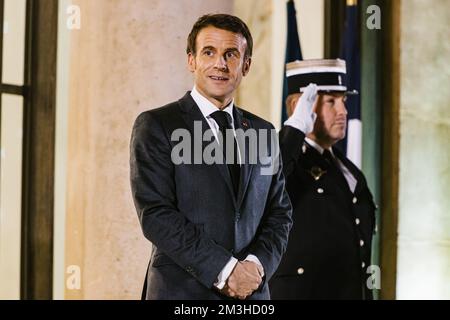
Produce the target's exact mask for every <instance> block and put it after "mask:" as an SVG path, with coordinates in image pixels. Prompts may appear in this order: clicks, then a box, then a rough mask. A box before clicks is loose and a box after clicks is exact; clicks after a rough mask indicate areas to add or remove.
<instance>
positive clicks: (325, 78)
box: [270, 59, 375, 299]
mask: <svg viewBox="0 0 450 320" xmlns="http://www.w3.org/2000/svg"><path fill="white" fill-rule="evenodd" d="M286 70H287V77H288V86H289V96H288V98H287V100H286V107H287V108H288V115H290V116H289V119H288V120H287V121H286V122H285V123H284V126H283V128H282V130H281V132H280V136H279V137H280V147H281V153H282V157H283V170H284V174H285V177H286V188H287V191H288V194H289V196H290V199H291V201H292V205H293V209H294V213H293V220H294V222H293V227H292V230H291V233H290V237H289V242H288V247H287V251H286V253H285V254H284V256H283V258H282V260H281V263H280V266H279V268H278V270H277V272H276V273H275V275H274V276H273V278H272V280H271V283H270V288H271V296H272V299H372V293H371V290H370V289H369V288H368V286H367V283H366V282H367V279H368V278H369V277H370V276H371V273H367V272H368V270H367V268H368V267H369V266H370V264H371V262H370V258H371V243H372V235H373V233H374V230H375V204H374V202H373V197H372V194H371V192H370V190H369V189H368V186H367V183H366V179H365V178H364V175H363V173H362V172H361V171H360V170H359V169H358V168H357V167H356V166H355V165H354V164H353V163H352V162H351V161H350V160H349V159H347V158H346V157H345V155H344V154H342V153H341V152H340V151H339V150H338V149H337V148H335V147H333V145H334V144H335V143H336V142H338V141H339V140H341V139H343V138H344V137H345V132H346V122H347V121H346V120H347V110H346V108H345V103H344V102H345V99H346V96H347V95H348V94H354V93H356V92H353V91H352V92H349V91H347V87H346V85H345V76H346V66H345V61H343V60H339V59H337V60H304V61H296V62H293V63H288V64H287V68H286ZM369 271H370V269H369ZM369 281H370V279H369Z"/></svg>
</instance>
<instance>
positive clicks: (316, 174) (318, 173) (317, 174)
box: [309, 166, 326, 181]
mask: <svg viewBox="0 0 450 320" xmlns="http://www.w3.org/2000/svg"><path fill="white" fill-rule="evenodd" d="M309 173H310V174H311V176H312V177H313V178H314V180H316V181H317V180H319V179H320V178H321V177H322V176H323V175H324V174H325V173H326V171H325V170H322V168H320V167H316V166H314V167H312V168H311V170H309Z"/></svg>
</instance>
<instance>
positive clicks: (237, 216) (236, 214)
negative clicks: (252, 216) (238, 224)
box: [235, 212, 241, 221]
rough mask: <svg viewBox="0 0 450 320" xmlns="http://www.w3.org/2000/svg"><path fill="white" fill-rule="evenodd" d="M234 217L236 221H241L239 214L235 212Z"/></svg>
mask: <svg viewBox="0 0 450 320" xmlns="http://www.w3.org/2000/svg"><path fill="white" fill-rule="evenodd" d="M235 216H236V221H239V220H240V219H241V213H240V212H236V213H235Z"/></svg>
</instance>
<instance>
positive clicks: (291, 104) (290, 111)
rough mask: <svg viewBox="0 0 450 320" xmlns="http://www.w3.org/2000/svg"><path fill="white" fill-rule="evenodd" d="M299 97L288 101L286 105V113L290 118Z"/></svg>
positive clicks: (296, 96)
mask: <svg viewBox="0 0 450 320" xmlns="http://www.w3.org/2000/svg"><path fill="white" fill-rule="evenodd" d="M300 97H301V95H295V97H293V98H292V99H291V100H290V101H289V105H288V110H287V113H288V114H289V116H291V115H292V114H293V113H294V110H295V106H296V105H297V101H298V99H300Z"/></svg>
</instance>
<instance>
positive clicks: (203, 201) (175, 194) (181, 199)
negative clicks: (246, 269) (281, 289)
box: [130, 92, 292, 299]
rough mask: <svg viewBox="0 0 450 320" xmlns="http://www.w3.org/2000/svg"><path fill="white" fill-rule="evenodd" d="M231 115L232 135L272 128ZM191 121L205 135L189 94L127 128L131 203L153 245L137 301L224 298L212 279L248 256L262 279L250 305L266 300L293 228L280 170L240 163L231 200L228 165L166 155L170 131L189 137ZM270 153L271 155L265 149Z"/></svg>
mask: <svg viewBox="0 0 450 320" xmlns="http://www.w3.org/2000/svg"><path fill="white" fill-rule="evenodd" d="M234 110H235V113H234V118H235V128H236V129H238V128H241V129H243V130H248V129H249V128H254V129H257V130H258V129H269V130H270V129H272V128H273V126H272V125H271V124H270V123H269V122H267V121H265V120H263V119H261V118H258V117H257V116H255V115H253V114H251V113H249V112H246V111H244V110H240V109H238V108H237V107H235V108H234ZM194 121H199V122H200V123H201V124H202V132H204V131H205V130H206V129H209V125H208V123H207V122H206V119H205V118H204V117H203V115H202V113H201V111H200V109H199V108H198V106H197V105H196V104H195V102H194V100H193V99H192V97H191V95H190V93H189V92H188V93H187V94H186V95H185V96H184V97H183V98H181V99H180V100H179V101H176V102H173V103H170V104H168V105H166V106H164V107H161V108H159V109H154V110H151V111H147V112H144V113H142V114H140V115H139V116H138V118H137V119H136V122H135V124H134V127H133V133H132V138H131V159H130V166H131V187H132V193H133V199H134V203H135V206H136V209H137V213H138V217H139V220H140V223H141V226H142V230H143V233H144V235H145V237H146V238H147V239H149V240H150V241H151V242H152V243H153V245H154V246H153V252H152V254H151V259H150V263H149V267H148V272H147V278H146V288H145V287H144V292H143V297H145V298H146V299H224V298H225V296H223V295H221V294H219V293H218V292H217V291H216V290H215V289H214V286H213V283H214V282H215V281H216V279H217V276H218V274H219V273H220V271H221V270H222V268H223V267H224V266H225V265H226V263H227V262H228V261H229V259H230V258H231V256H235V257H237V258H238V259H243V258H245V257H246V256H247V254H253V255H255V256H257V257H258V259H259V260H260V261H261V263H262V265H263V267H264V271H265V280H264V282H263V284H262V285H261V286H260V288H259V289H258V290H257V291H256V292H255V293H254V294H253V295H252V296H251V297H250V299H269V298H270V294H269V290H268V285H267V281H268V280H269V279H270V277H271V276H272V275H273V273H274V272H275V270H276V268H277V266H278V264H279V262H280V259H281V256H282V254H283V253H284V251H285V249H286V246H287V239H288V236H289V231H290V228H291V225H292V220H291V213H292V208H291V204H290V201H289V198H288V196H287V193H286V190H285V181H284V177H283V173H282V170H281V168H280V170H278V172H276V174H274V175H262V174H261V170H260V169H261V166H262V164H260V163H258V164H249V163H248V161H246V163H245V164H244V165H242V166H241V181H240V186H239V193H238V195H237V196H235V195H234V192H233V187H232V182H231V178H230V175H229V173H228V168H227V165H226V164H210V165H208V164H204V163H202V164H179V165H175V164H174V163H173V162H172V160H171V152H172V149H173V148H174V146H175V145H176V144H177V143H178V142H177V141H172V140H171V136H172V133H173V132H174V130H176V129H180V128H184V129H186V130H188V131H189V132H190V133H191V134H193V133H194ZM264 143H266V142H264ZM207 144H209V143H203V146H202V147H203V148H204V147H205V146H206V145H207ZM248 147H249V146H248V145H246V146H245V147H244V148H247V150H248ZM192 148H194V146H193V145H192ZM268 149H269V155H270V156H275V155H272V154H271V152H272V150H271V148H270V145H269V148H268ZM247 160H248V159H247Z"/></svg>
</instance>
